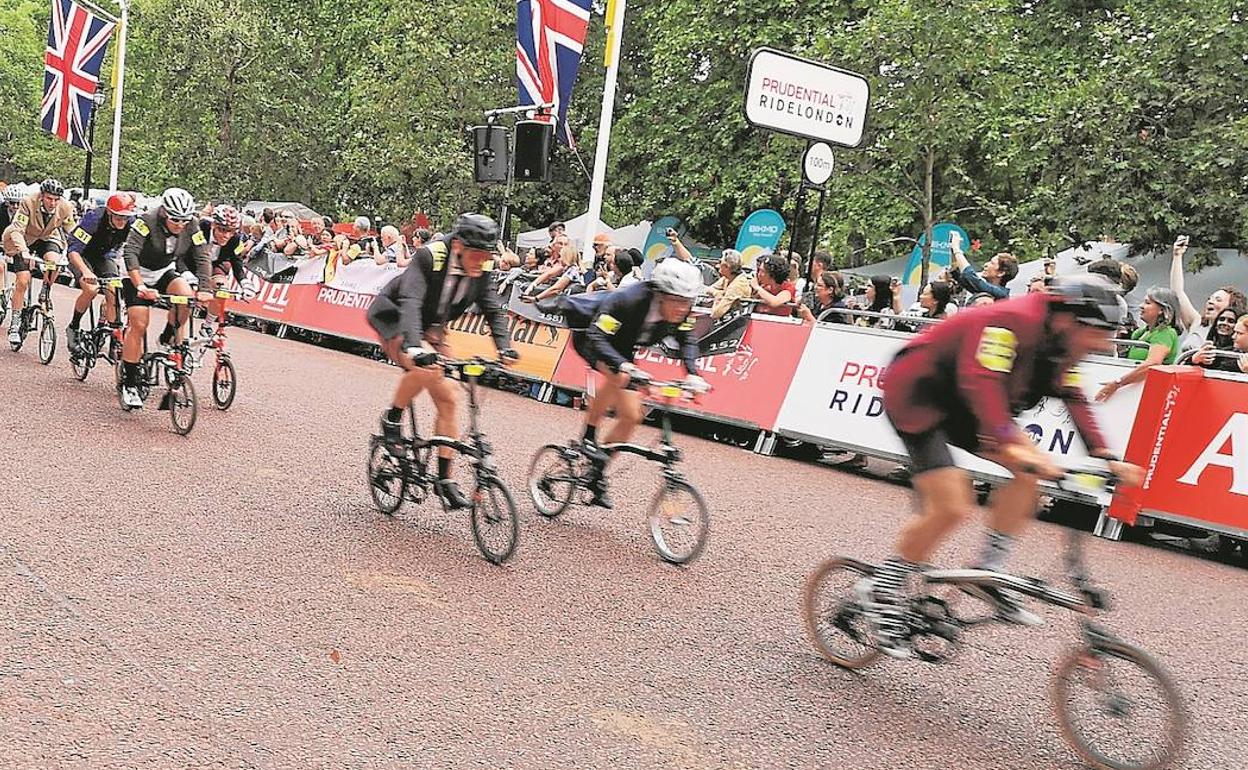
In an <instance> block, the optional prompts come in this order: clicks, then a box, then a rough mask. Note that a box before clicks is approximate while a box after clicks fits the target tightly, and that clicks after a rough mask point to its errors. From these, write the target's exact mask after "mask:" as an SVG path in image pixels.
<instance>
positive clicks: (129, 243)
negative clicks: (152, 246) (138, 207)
mask: <svg viewBox="0 0 1248 770" xmlns="http://www.w3.org/2000/svg"><path fill="white" fill-rule="evenodd" d="M149 232H151V231H150V230H148V227H147V222H146V221H144V220H143V219H142V218H138V219H135V220H134V224H133V225H131V226H130V233H129V234H128V235H126V242H125V243H124V244H123V245H122V247H121V253H122V256H124V257H125V260H126V272H127V273H128V274H129V275H130V280H131V282H133V283H134V285H135V286H142V285H143V281H142V280H141V277H140V275H139V255H141V254H142V253H143V244H144V242H146V241H147V235H148V233H149Z"/></svg>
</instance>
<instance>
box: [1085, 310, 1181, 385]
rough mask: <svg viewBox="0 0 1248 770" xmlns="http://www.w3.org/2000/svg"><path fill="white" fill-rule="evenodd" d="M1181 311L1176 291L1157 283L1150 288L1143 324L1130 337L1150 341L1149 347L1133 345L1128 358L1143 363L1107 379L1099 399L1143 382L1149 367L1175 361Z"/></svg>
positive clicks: (1141, 317)
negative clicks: (1109, 379) (1118, 375)
mask: <svg viewBox="0 0 1248 770" xmlns="http://www.w3.org/2000/svg"><path fill="white" fill-rule="evenodd" d="M1178 315H1179V299H1178V297H1176V296H1175V294H1174V292H1173V291H1170V290H1169V289H1167V288H1165V287H1163V286H1154V287H1153V288H1151V289H1149V290H1148V294H1147V295H1146V296H1145V297H1144V303H1143V304H1142V305H1140V320H1141V321H1143V322H1144V324H1145V325H1144V326H1143V327H1141V328H1139V329H1136V330H1135V331H1134V332H1132V333H1131V339H1133V340H1139V341H1141V342H1147V343H1148V349H1147V350H1145V349H1144V348H1137V347H1133V348H1131V349H1129V350H1128V351H1127V358H1129V359H1131V360H1133V361H1140V362H1141V363H1140V365H1139V366H1137V367H1135V368H1134V369H1132V370H1131V371H1129V372H1127V373H1126V374H1124V375H1123V376H1121V377H1119V378H1118V379H1116V380H1111V381H1110V382H1107V383H1105V385H1104V387H1102V388H1101V390H1100V392H1099V393H1097V394H1096V400H1097V401H1105V400H1106V399H1108V398H1110V397H1111V396H1113V395H1114V394H1115V393H1117V392H1118V390H1119V389H1121V388H1122V387H1123V386H1124V385H1130V384H1132V383H1134V382H1140V381H1142V380H1143V379H1144V377H1145V376H1146V375H1147V374H1148V370H1149V369H1151V368H1153V367H1154V366H1158V365H1160V364H1172V363H1174V360H1175V359H1176V358H1178V355H1179V336H1180V333H1181V330H1182V327H1181V326H1179V325H1178V321H1177V320H1176V319H1177V318H1178Z"/></svg>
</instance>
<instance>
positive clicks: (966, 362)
mask: <svg viewBox="0 0 1248 770" xmlns="http://www.w3.org/2000/svg"><path fill="white" fill-rule="evenodd" d="M1121 316H1122V308H1121V306H1120V305H1119V304H1118V295H1117V292H1116V291H1115V290H1114V288H1113V287H1112V286H1111V285H1110V284H1109V282H1108V281H1106V280H1104V279H1103V278H1101V277H1100V276H1095V275H1081V276H1071V277H1060V278H1056V279H1054V281H1053V283H1052V285H1051V286H1050V290H1049V293H1036V294H1030V295H1027V296H1025V297H1020V298H1018V299H1012V300H1006V301H1002V302H997V303H995V304H993V305H990V306H988V307H984V308H976V309H968V310H965V311H963V312H961V313H958V314H957V315H956V316H954V317H953V318H951V319H949V320H946V321H944V322H943V323H941V324H940V325H938V326H935V327H932V328H930V329H928V330H927V331H925V332H923V333H922V334H920V335H918V336H917V337H915V338H914V340H912V341H911V342H910V343H909V344H907V345H906V347H904V348H903V349H902V350H901V352H900V353H898V354H897V357H896V358H895V359H894V360H893V362H892V364H891V365H890V366H889V367H888V371H887V372H886V373H885V375H884V385H883V390H884V410H885V412H886V413H887V415H888V418H889V420H890V422H892V424H893V427H894V428H895V429H896V430H897V433H898V434H899V435H900V437H901V440H902V443H903V444H904V445H905V447H906V451H907V453H908V454H909V456H910V462H911V465H912V467H913V474H914V476H913V483H914V489H915V492H916V493H918V511H919V513H918V515H917V516H915V517H914V518H912V519H911V520H910V521H908V522H907V523H906V525H905V526H904V527H903V529H902V532H901V537H900V538H899V542H898V545H897V551H896V555H895V556H894V557H893V558H890V559H888V560H887V561H886V562H885V563H884V564H883V565H881V567H880V568H879V570H878V571H877V572H876V574H875V576H874V577H873V578H867V579H864V580H863V581H861V582H860V583H859V584H858V586H857V592H858V596H859V599H860V601H861V602H862V604H863V607H864V609H865V610H866V614H867V618H868V621H869V622H870V623H871V625H872V626H873V627H874V629H875V632H876V638H877V641H878V643H879V645H880V648H881V650H883V651H884V652H886V653H888V654H889V655H891V656H893V657H906V656H907V655H909V648H908V643H907V641H906V640H905V638H904V633H905V628H906V624H905V620H904V616H905V606H906V605H905V599H904V597H903V595H902V592H903V589H904V586H905V585H906V582H907V581H908V579H909V577H910V575H911V574H912V573H913V572H914V571H915V570H916V569H917V565H919V564H921V563H924V562H926V561H928V559H929V557H930V556H931V554H932V553H933V552H934V551H935V550H936V549H937V548H939V547H940V544H941V543H942V542H943V541H944V540H945V539H946V538H948V536H949V535H950V534H952V533H953V531H954V530H955V529H957V528H958V526H959V525H960V524H961V523H962V521H963V520H964V519H966V518H967V517H969V516H970V514H971V512H972V510H973V508H974V500H973V498H972V496H971V495H972V492H971V479H970V476H969V475H968V474H967V473H966V471H963V470H961V469H960V468H958V467H957V466H956V464H955V462H954V459H953V455H952V454H951V452H950V447H951V446H956V447H960V448H962V449H965V450H967V451H968V452H972V453H974V454H976V455H979V456H980V457H983V458H985V459H987V460H991V461H992V462H995V463H998V464H1000V465H1002V466H1004V467H1005V468H1006V469H1007V470H1008V471H1010V473H1011V474H1013V477H1014V478H1013V480H1011V481H1010V482H1009V483H1007V484H1006V485H1004V486H1003V487H1001V488H1000V489H998V490H997V492H996V494H995V495H994V497H993V499H992V502H991V504H990V512H989V527H990V530H989V535H988V540H987V542H986V543H985V546H984V550H983V552H982V553H981V555H980V558H979V562H978V564H976V565H975V566H977V567H979V568H982V569H990V570H994V571H1001V570H1003V569H1004V568H1005V562H1006V559H1007V557H1008V555H1009V552H1010V550H1011V545H1012V543H1013V539H1014V538H1015V537H1017V536H1018V535H1019V534H1021V533H1022V531H1023V529H1024V528H1025V526H1026V525H1027V523H1028V522H1029V521H1030V519H1031V517H1032V515H1033V514H1034V513H1035V510H1036V504H1037V491H1036V484H1037V482H1038V481H1039V480H1040V479H1050V480H1052V479H1057V478H1060V477H1061V476H1062V470H1061V469H1060V468H1059V467H1058V466H1057V465H1056V464H1055V463H1054V462H1053V461H1052V460H1051V459H1050V458H1049V456H1048V455H1047V454H1045V453H1044V452H1043V451H1041V450H1040V449H1038V448H1037V447H1036V446H1035V445H1034V444H1033V443H1032V441H1031V439H1030V438H1029V437H1028V436H1027V434H1026V433H1024V432H1023V430H1022V429H1021V428H1020V427H1019V426H1018V425H1017V424H1016V423H1015V422H1014V419H1013V418H1014V416H1015V415H1017V414H1018V413H1019V412H1021V411H1023V410H1024V409H1027V408H1029V407H1031V406H1033V405H1035V404H1036V403H1038V402H1039V401H1040V399H1041V398H1044V397H1046V396H1054V397H1056V398H1059V399H1061V400H1062V401H1063V402H1064V403H1065V404H1066V408H1067V410H1069V412H1070V416H1071V419H1072V420H1073V421H1074V424H1075V428H1076V429H1077V430H1078V431H1079V435H1080V437H1081V438H1082V439H1083V443H1084V444H1085V446H1086V447H1087V448H1088V454H1089V455H1090V456H1092V457H1097V458H1101V459H1105V460H1108V461H1109V464H1110V468H1111V470H1113V471H1114V472H1115V473H1116V474H1118V476H1119V477H1120V478H1121V479H1122V480H1123V482H1124V483H1126V484H1138V483H1139V482H1140V481H1141V480H1142V478H1143V472H1142V471H1141V470H1140V468H1139V467H1137V466H1135V465H1130V464H1128V463H1123V462H1120V461H1118V460H1117V458H1115V457H1114V455H1113V453H1112V452H1111V451H1110V449H1109V448H1108V447H1107V446H1106V442H1105V439H1104V437H1103V436H1102V435H1101V432H1100V429H1099V428H1098V427H1097V424H1096V419H1095V418H1094V417H1093V415H1092V410H1091V408H1090V407H1089V405H1088V401H1087V399H1086V398H1085V396H1084V392H1083V389H1082V387H1081V386H1080V382H1079V374H1078V372H1077V370H1076V369H1075V367H1076V365H1077V364H1078V363H1079V362H1080V361H1081V360H1082V359H1083V358H1084V357H1085V356H1087V355H1088V354H1090V353H1093V352H1095V351H1107V350H1110V349H1112V340H1113V336H1114V332H1115V331H1116V330H1117V328H1118V326H1119V324H1120V323H1121V320H1122V319H1121ZM981 598H984V599H985V600H987V601H988V602H989V603H990V604H991V605H993V607H994V609H995V610H996V612H997V614H998V617H1000V618H1001V619H1002V620H1006V621H1009V622H1013V623H1018V624H1023V625H1034V624H1036V623H1039V622H1040V619H1039V618H1038V617H1036V616H1035V615H1033V614H1032V613H1030V612H1028V611H1027V610H1025V609H1024V608H1023V607H1022V606H1021V604H1020V602H1019V599H1018V598H1017V597H1016V596H1014V595H1012V594H1009V593H1006V592H1003V591H999V590H996V589H991V590H984V591H983V594H982V596H981Z"/></svg>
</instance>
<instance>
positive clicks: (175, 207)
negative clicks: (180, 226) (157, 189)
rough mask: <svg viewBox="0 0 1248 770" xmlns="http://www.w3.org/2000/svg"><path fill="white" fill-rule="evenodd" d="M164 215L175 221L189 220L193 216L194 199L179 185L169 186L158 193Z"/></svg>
mask: <svg viewBox="0 0 1248 770" xmlns="http://www.w3.org/2000/svg"><path fill="white" fill-rule="evenodd" d="M160 205H161V206H162V207H164V209H165V216H166V217H168V218H169V219H172V220H174V221H177V222H189V221H191V219H192V218H194V216H195V199H194V198H192V197H191V194H190V193H189V192H187V191H186V190H183V189H182V188H181V187H170V188H169V189H168V190H165V191H164V192H163V193H161V195H160Z"/></svg>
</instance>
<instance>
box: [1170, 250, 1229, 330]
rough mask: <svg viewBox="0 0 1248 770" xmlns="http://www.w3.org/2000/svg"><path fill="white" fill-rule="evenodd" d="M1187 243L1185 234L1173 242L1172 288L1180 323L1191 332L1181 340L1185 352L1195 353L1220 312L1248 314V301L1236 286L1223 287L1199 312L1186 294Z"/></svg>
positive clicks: (1211, 295)
mask: <svg viewBox="0 0 1248 770" xmlns="http://www.w3.org/2000/svg"><path fill="white" fill-rule="evenodd" d="M1187 241H1188V239H1187V236H1186V235H1180V236H1179V237H1178V238H1176V239H1175V241H1174V248H1173V249H1172V250H1171V256H1170V288H1171V289H1173V290H1174V293H1175V294H1176V295H1177V296H1178V298H1179V315H1178V322H1179V323H1180V324H1182V325H1183V326H1184V327H1185V328H1187V329H1188V334H1187V336H1186V337H1184V338H1183V341H1182V349H1183V350H1195V349H1196V348H1199V347H1200V346H1201V345H1203V344H1204V343H1205V338H1206V337H1207V336H1208V335H1209V328H1210V326H1212V325H1213V319H1214V318H1215V317H1217V315H1218V313H1220V312H1222V311H1223V310H1225V309H1226V308H1228V307H1230V308H1234V309H1235V310H1237V311H1239V313H1240V314H1241V315H1242V314H1243V313H1245V312H1248V299H1245V297H1244V293H1243V292H1242V291H1240V290H1239V289H1236V288H1235V287H1234V286H1223V287H1222V288H1220V289H1218V290H1217V291H1215V292H1214V293H1212V294H1210V295H1209V299H1207V300H1205V308H1204V312H1203V313H1201V312H1200V311H1198V310H1197V309H1196V306H1195V305H1193V304H1192V301H1191V299H1189V298H1188V296H1187V292H1186V291H1184V289H1185V286H1184V279H1183V255H1184V254H1186V253H1187Z"/></svg>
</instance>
